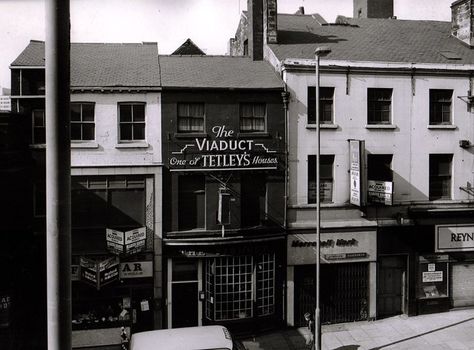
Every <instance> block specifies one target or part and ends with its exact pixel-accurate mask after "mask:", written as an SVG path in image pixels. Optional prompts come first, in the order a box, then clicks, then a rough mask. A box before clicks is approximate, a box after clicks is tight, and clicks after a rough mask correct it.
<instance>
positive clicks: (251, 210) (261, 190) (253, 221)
mask: <svg viewBox="0 0 474 350" xmlns="http://www.w3.org/2000/svg"><path fill="white" fill-rule="evenodd" d="M240 202H241V225H242V227H249V226H259V225H261V224H262V223H263V221H264V220H265V219H266V214H267V185H266V177H265V175H263V174H252V175H242V176H241V198H240Z"/></svg>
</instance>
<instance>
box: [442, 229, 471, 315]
mask: <svg viewBox="0 0 474 350" xmlns="http://www.w3.org/2000/svg"><path fill="white" fill-rule="evenodd" d="M435 251H436V252H437V253H445V254H448V256H449V267H448V271H449V274H450V276H449V278H446V280H447V284H448V286H447V288H446V289H448V290H449V296H450V302H451V307H453V308H456V307H472V306H474V283H472V281H474V224H458V225H455V224H454V225H453V224H447V225H436V226H435Z"/></svg>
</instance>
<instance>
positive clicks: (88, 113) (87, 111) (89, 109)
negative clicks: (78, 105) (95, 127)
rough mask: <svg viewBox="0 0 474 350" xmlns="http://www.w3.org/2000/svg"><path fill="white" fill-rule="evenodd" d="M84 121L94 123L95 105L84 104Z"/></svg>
mask: <svg viewBox="0 0 474 350" xmlns="http://www.w3.org/2000/svg"><path fill="white" fill-rule="evenodd" d="M82 120H83V121H91V122H93V121H94V104H93V103H84V104H82Z"/></svg>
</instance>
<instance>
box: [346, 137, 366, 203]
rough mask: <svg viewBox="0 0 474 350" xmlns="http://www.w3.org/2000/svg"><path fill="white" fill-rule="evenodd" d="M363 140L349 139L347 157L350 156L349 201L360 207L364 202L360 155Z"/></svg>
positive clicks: (361, 153) (362, 148)
mask: <svg viewBox="0 0 474 350" xmlns="http://www.w3.org/2000/svg"><path fill="white" fill-rule="evenodd" d="M364 147H365V146H364V141H360V140H349V158H350V160H349V161H350V164H349V165H350V181H351V186H350V188H351V198H350V203H351V204H354V205H357V206H358V207H360V206H361V205H363V204H364V202H363V198H362V186H363V181H362V180H363V174H362V169H363V167H362V159H363V157H362V155H363V150H364Z"/></svg>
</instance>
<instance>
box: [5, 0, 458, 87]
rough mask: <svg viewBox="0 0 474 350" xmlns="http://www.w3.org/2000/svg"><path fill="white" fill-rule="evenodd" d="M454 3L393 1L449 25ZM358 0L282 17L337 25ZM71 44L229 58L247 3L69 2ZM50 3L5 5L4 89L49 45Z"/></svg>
mask: <svg viewBox="0 0 474 350" xmlns="http://www.w3.org/2000/svg"><path fill="white" fill-rule="evenodd" d="M453 1H454V0H394V14H395V16H397V18H399V19H420V20H441V21H450V19H451V9H450V5H451V3H452V2H453ZM352 4H353V0H278V12H279V13H295V12H296V11H297V10H298V8H299V7H300V6H304V8H305V13H306V14H311V13H319V14H320V15H322V16H323V17H324V18H325V19H326V21H328V22H334V20H335V18H336V16H337V15H344V16H349V17H351V16H352V11H353V10H352V8H353V6H352ZM70 6H71V41H72V42H122V43H125V42H133V43H136V42H143V41H151V42H158V50H159V52H160V54H170V53H172V52H173V51H174V50H175V49H176V48H178V47H179V46H180V45H181V44H182V43H183V42H184V41H185V40H186V39H187V38H190V39H191V40H193V42H194V43H195V44H196V45H198V46H199V47H200V48H201V49H202V50H203V51H204V52H206V53H207V54H216V55H224V54H226V52H227V45H228V42H229V39H230V38H231V37H233V36H234V35H235V31H236V29H237V25H238V22H239V18H240V13H241V12H242V11H244V10H246V9H247V0H70ZM45 28H46V27H45V0H0V48H1V49H0V87H4V88H9V87H10V69H9V66H10V64H11V63H12V62H13V61H14V59H15V58H16V57H17V56H18V55H19V54H20V53H21V51H22V50H23V49H24V48H25V47H26V46H27V45H28V43H29V41H30V40H32V39H33V40H45V36H46V35H45Z"/></svg>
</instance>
